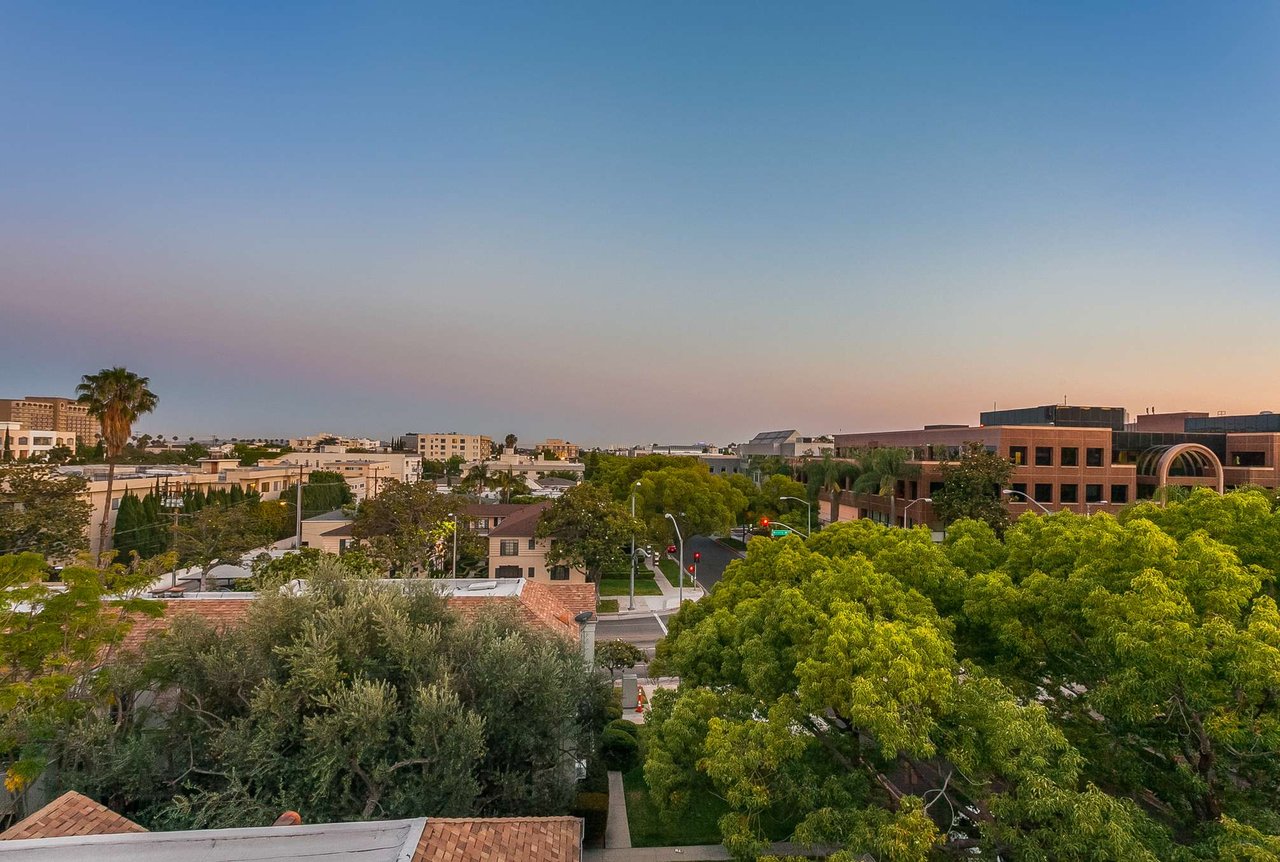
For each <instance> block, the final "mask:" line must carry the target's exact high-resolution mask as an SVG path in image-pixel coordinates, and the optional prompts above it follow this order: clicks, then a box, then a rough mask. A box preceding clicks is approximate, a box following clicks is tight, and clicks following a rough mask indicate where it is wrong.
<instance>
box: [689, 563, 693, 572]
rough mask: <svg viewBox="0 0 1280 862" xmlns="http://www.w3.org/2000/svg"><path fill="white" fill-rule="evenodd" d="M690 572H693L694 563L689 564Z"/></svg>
mask: <svg viewBox="0 0 1280 862" xmlns="http://www.w3.org/2000/svg"><path fill="white" fill-rule="evenodd" d="M689 574H691V575H692V574H693V563H690V564H689Z"/></svg>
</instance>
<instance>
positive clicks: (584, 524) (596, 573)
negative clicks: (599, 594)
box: [537, 484, 642, 583]
mask: <svg viewBox="0 0 1280 862" xmlns="http://www.w3.org/2000/svg"><path fill="white" fill-rule="evenodd" d="M641 529H642V527H641V525H640V521H639V519H638V518H637V519H634V520H633V519H632V517H631V515H630V514H629V513H628V512H627V510H626V509H624V508H623V507H622V505H621V504H620V503H615V502H614V501H613V498H612V497H610V496H609V492H608V491H607V490H605V489H604V488H600V487H597V486H595V485H587V484H583V485H576V486H574V487H572V488H570V489H569V490H567V491H565V492H564V494H563V495H561V496H560V498H559V499H557V500H556V501H555V502H554V503H552V504H551V506H550V507H548V508H547V510H546V511H544V512H543V513H542V517H541V518H539V519H538V530H537V533H538V536H540V537H542V538H550V539H551V541H550V543H549V547H548V549H547V565H548V566H557V565H564V566H569V567H571V568H576V569H582V570H583V571H584V572H586V575H587V580H589V581H591V582H593V583H598V582H599V580H600V575H601V573H602V572H603V571H604V570H605V569H606V568H613V567H616V566H620V565H622V564H623V563H625V561H626V559H627V555H626V544H627V543H628V542H629V541H631V539H632V537H633V536H635V535H636V534H637V533H639V532H640V530H641Z"/></svg>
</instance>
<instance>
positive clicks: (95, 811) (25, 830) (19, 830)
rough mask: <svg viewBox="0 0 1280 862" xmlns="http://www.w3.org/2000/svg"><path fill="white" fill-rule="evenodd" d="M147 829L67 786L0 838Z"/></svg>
mask: <svg viewBox="0 0 1280 862" xmlns="http://www.w3.org/2000/svg"><path fill="white" fill-rule="evenodd" d="M146 831H147V830H146V829H143V828H142V827H141V826H139V825H138V824H137V823H134V822H133V821H132V820H130V819H129V818H127V817H124V816H123V815H120V814H116V813H115V812H114V811H112V810H111V809H110V808H107V807H106V806H104V805H99V804H98V803H96V802H94V801H93V800H92V799H90V798H89V797H88V796H85V795H83V794H81V793H76V792H75V791H74V790H69V791H67V792H66V793H64V794H62V795H61V796H59V797H58V798H57V799H55V800H53V801H52V802H50V803H49V804H48V805H46V806H45V807H44V808H41V809H40V810H39V811H37V812H36V813H35V814H32V815H30V816H29V817H27V818H25V819H23V820H19V821H18V822H17V823H15V824H13V825H12V826H10V827H9V828H8V829H6V830H5V831H4V832H0V841H15V840H17V839H20V838H62V837H65V836H68V835H119V834H121V833H124V832H146Z"/></svg>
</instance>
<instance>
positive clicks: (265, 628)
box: [58, 556, 608, 828]
mask: <svg viewBox="0 0 1280 862" xmlns="http://www.w3.org/2000/svg"><path fill="white" fill-rule="evenodd" d="M306 580H307V584H308V588H307V590H306V591H305V593H302V594H298V595H293V594H283V595H282V594H279V593H273V594H271V595H264V596H263V597H261V598H259V599H258V600H256V601H255V602H253V604H252V607H251V608H250V609H249V611H248V616H247V618H246V619H245V620H244V621H243V622H242V623H241V624H240V625H238V626H236V627H234V628H232V629H230V630H228V631H223V632H219V631H215V630H214V629H212V628H210V627H208V626H206V625H204V624H202V622H201V621H199V620H198V619H190V620H179V621H178V622H177V623H175V624H174V626H173V627H172V628H171V629H170V630H169V631H168V633H167V634H165V635H163V636H159V637H155V638H153V639H152V640H151V641H150V642H149V643H148V644H147V645H146V647H145V652H144V655H143V656H142V657H141V658H140V659H139V660H137V661H133V662H118V663H116V664H115V665H114V666H113V667H112V668H111V671H110V672H109V673H108V674H107V675H106V682H107V684H109V685H110V686H111V687H112V689H113V690H115V691H117V692H119V693H120V704H121V706H120V708H119V709H118V711H117V713H116V715H114V716H108V715H105V714H92V715H87V716H85V717H84V718H83V719H82V720H81V721H79V722H77V723H74V724H72V725H70V726H69V727H67V728H66V731H65V733H64V734H63V737H62V743H61V745H60V747H59V752H58V753H59V755H60V762H61V764H62V770H61V774H60V780H61V781H62V782H63V783H64V784H65V785H66V786H69V787H71V786H73V787H77V788H80V789H81V790H82V791H83V792H86V793H90V794H92V795H93V796H94V797H95V798H98V799H101V800H102V801H103V802H105V803H106V804H108V805H110V806H111V807H112V808H113V809H115V810H117V811H120V812H121V813H123V814H125V815H127V816H129V817H131V818H136V819H137V820H139V821H140V822H142V823H144V824H146V825H148V826H150V827H152V828H160V827H164V828H191V827H231V826H253V825H260V824H261V823H263V822H269V821H270V819H271V818H272V817H274V816H275V815H276V814H278V813H279V811H281V810H284V809H286V808H292V809H295V810H297V811H299V812H300V813H301V814H302V817H303V819H304V821H306V822H320V823H323V822H335V821H346V820H356V819H373V818H379V819H380V818H403V817H419V816H422V815H424V814H427V815H429V816H433V817H434V816H505V815H550V814H556V813H561V812H563V811H566V810H568V808H569V807H570V805H571V804H572V801H573V798H574V795H575V792H576V783H575V781H574V777H573V768H572V766H573V758H574V757H575V756H578V757H581V756H588V757H590V756H593V751H594V745H595V742H596V738H597V737H596V734H597V733H598V729H599V727H600V726H601V724H603V718H604V710H605V705H606V703H607V698H608V686H607V683H606V682H605V681H604V679H603V678H602V677H601V676H598V675H596V674H594V673H592V672H591V671H589V670H588V669H587V668H586V667H585V665H584V663H583V662H582V657H581V654H580V652H579V651H578V648H577V646H576V645H575V644H573V643H571V642H570V641H569V640H567V639H565V638H563V637H561V636H559V635H557V634H554V633H551V632H549V631H547V630H545V629H543V628H541V627H531V626H530V625H529V624H527V623H525V622H524V621H523V619H522V618H521V617H520V616H519V615H518V614H515V613H514V612H513V611H511V610H510V609H507V608H505V607H500V606H495V608H493V609H492V610H491V611H489V612H487V613H483V614H482V615H481V616H480V617H479V618H478V619H476V620H474V621H472V622H466V621H464V620H463V619H461V618H460V617H458V616H457V615H455V614H454V613H453V612H451V611H450V610H449V609H448V608H447V606H446V604H445V602H444V600H443V599H442V598H441V597H440V596H438V595H437V594H436V593H435V592H434V591H433V590H432V589H431V588H430V586H429V584H428V583H426V582H413V581H407V582H401V583H399V584H398V585H396V586H394V587H390V586H387V585H381V586H379V585H378V584H376V583H372V584H371V583H368V582H361V581H359V579H358V578H356V577H353V575H352V574H351V573H350V572H347V571H345V570H343V568H342V563H341V562H340V561H339V560H337V559H336V558H334V557H331V556H328V557H322V558H320V559H319V560H317V561H316V562H315V563H314V564H313V565H312V567H311V569H310V571H309V572H308V574H307V577H306ZM158 690H163V691H165V692H167V693H169V694H168V696H167V697H166V698H160V699H152V698H147V699H142V698H134V697H129V696H127V695H126V693H129V692H137V691H158ZM158 729H160V731H161V732H157V731H158Z"/></svg>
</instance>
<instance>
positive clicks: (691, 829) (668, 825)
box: [622, 766, 795, 847]
mask: <svg viewBox="0 0 1280 862" xmlns="http://www.w3.org/2000/svg"><path fill="white" fill-rule="evenodd" d="M622 786H623V788H624V789H625V791H626V795H627V823H628V825H629V826H630V827H631V846H633V847H667V846H672V845H680V844H719V843H720V827H719V825H718V824H717V821H719V819H720V817H721V816H722V815H723V814H724V813H725V812H727V811H728V810H729V806H728V805H726V804H725V802H724V801H723V800H721V799H719V798H718V797H715V796H712V795H711V794H709V793H702V794H695V795H694V796H693V797H692V798H691V799H690V802H689V807H688V808H686V809H684V810H683V811H681V812H680V814H679V816H677V817H671V816H666V817H664V816H662V815H661V814H660V813H659V812H658V809H657V807H656V806H655V805H654V804H653V802H652V800H650V799H649V788H648V786H647V785H646V784H645V783H644V767H643V766H637V767H636V768H635V769H633V770H631V771H630V772H628V773H625V774H624V775H623V776H622ZM761 824H762V825H763V827H764V831H765V833H766V834H767V835H768V837H769V839H770V840H772V841H786V840H788V839H789V838H790V837H791V833H792V832H793V831H794V829H795V823H794V821H791V822H783V821H782V820H781V819H780V818H778V817H776V816H771V814H770V812H765V814H764V816H763V817H762V819H761Z"/></svg>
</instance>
